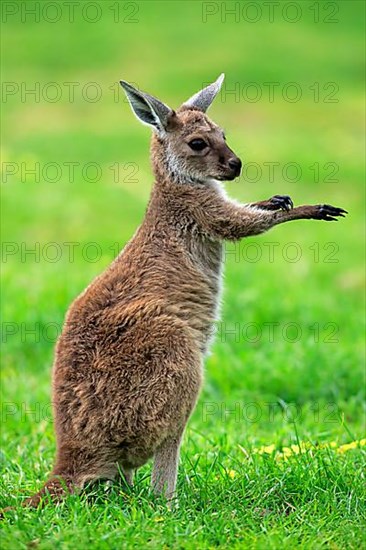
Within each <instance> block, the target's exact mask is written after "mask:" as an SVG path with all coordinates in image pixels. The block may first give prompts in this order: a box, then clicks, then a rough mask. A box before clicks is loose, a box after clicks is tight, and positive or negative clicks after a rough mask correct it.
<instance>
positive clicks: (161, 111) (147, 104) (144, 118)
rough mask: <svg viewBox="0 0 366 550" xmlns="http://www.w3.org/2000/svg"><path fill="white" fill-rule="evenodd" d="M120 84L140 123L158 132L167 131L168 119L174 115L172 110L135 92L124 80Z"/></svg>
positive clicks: (147, 95)
mask: <svg viewBox="0 0 366 550" xmlns="http://www.w3.org/2000/svg"><path fill="white" fill-rule="evenodd" d="M120 84H121V86H122V88H123V89H124V91H125V92H126V95H127V99H128V101H129V103H130V105H131V108H132V110H133V112H134V113H135V115H136V116H137V118H138V119H139V120H141V122H143V123H144V124H148V125H149V126H153V127H154V128H155V130H157V131H158V132H162V131H166V130H167V129H168V126H169V121H170V118H171V117H172V116H174V114H175V113H174V111H173V110H172V109H170V108H169V107H168V106H167V105H165V104H164V103H162V102H161V101H159V100H158V99H156V98H155V97H153V96H151V95H149V94H147V93H145V92H141V91H140V90H136V88H134V87H133V86H131V84H128V82H125V81H124V80H121V81H120Z"/></svg>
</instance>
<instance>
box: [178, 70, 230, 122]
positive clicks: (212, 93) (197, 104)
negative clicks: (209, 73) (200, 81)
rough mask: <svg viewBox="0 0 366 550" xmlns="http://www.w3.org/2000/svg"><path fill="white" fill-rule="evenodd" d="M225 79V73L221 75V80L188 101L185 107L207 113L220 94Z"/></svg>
mask: <svg viewBox="0 0 366 550" xmlns="http://www.w3.org/2000/svg"><path fill="white" fill-rule="evenodd" d="M224 78H225V75H224V73H222V74H220V76H219V78H218V79H217V80H216V81H215V82H213V83H212V84H210V85H209V86H206V88H203V90H201V91H199V92H197V93H196V94H194V95H193V96H192V97H190V98H189V99H188V101H185V102H184V103H183V105H184V106H186V107H194V108H195V109H199V110H200V111H203V112H204V113H205V112H206V111H207V109H208V108H209V106H210V105H211V103H212V102H213V100H214V99H215V97H216V96H217V94H218V93H219V91H220V89H221V86H222V83H223V81H224Z"/></svg>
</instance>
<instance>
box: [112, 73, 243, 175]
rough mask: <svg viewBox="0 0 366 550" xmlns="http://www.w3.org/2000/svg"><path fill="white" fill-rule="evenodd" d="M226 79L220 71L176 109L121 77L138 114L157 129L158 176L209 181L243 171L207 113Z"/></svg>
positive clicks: (154, 152) (154, 156)
mask: <svg viewBox="0 0 366 550" xmlns="http://www.w3.org/2000/svg"><path fill="white" fill-rule="evenodd" d="M223 80H224V75H221V76H220V77H219V78H218V79H217V80H216V82H214V83H213V84H210V85H209V86H207V87H206V88H203V90H201V91H199V92H198V93H196V94H195V95H194V96H192V97H191V98H190V99H189V100H188V101H186V102H185V103H183V105H182V106H181V107H180V108H179V109H178V110H177V111H173V109H170V107H168V106H167V105H165V104H164V103H162V102H161V101H159V100H158V99H156V98H155V97H152V96H151V95H149V94H147V93H145V92H141V91H140V90H137V89H136V88H134V87H133V86H131V84H128V83H127V82H125V81H123V80H122V81H121V86H122V87H123V89H124V90H125V92H126V95H127V98H128V100H129V102H130V105H131V107H132V110H133V112H134V113H135V115H136V116H137V118H138V119H139V120H140V121H141V122H143V123H144V124H148V125H149V126H152V128H153V129H154V133H153V139H152V161H153V168H154V171H155V173H156V174H157V176H158V177H169V178H170V179H171V180H172V181H174V182H176V183H185V182H190V183H197V184H207V183H209V182H211V181H212V180H220V181H224V180H233V179H235V178H236V177H238V176H239V175H240V170H241V161H240V159H239V158H238V157H237V156H236V155H235V153H234V152H233V151H232V150H231V149H230V147H229V146H228V145H227V143H226V140H225V134H224V132H223V131H222V129H221V128H220V127H219V126H217V124H215V123H214V122H212V120H210V119H209V118H208V116H207V115H206V114H205V113H206V111H207V109H208V108H209V106H210V105H211V103H212V102H213V100H214V99H215V97H216V95H217V94H218V93H219V91H220V88H221V85H222V82H223Z"/></svg>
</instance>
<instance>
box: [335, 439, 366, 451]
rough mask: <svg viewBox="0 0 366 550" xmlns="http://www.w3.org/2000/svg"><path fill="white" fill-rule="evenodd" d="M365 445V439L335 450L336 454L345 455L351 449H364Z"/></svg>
mask: <svg viewBox="0 0 366 550" xmlns="http://www.w3.org/2000/svg"><path fill="white" fill-rule="evenodd" d="M365 445H366V439H360V440H359V441H357V440H356V441H352V442H351V443H345V444H344V445H341V446H340V447H338V449H337V453H345V452H347V451H350V450H351V449H358V448H359V447H364V446H365Z"/></svg>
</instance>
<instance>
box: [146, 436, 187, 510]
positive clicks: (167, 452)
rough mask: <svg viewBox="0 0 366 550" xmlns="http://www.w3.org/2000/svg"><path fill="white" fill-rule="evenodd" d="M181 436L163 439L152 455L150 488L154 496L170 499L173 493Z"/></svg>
mask: <svg viewBox="0 0 366 550" xmlns="http://www.w3.org/2000/svg"><path fill="white" fill-rule="evenodd" d="M180 442H181V435H179V436H173V437H168V438H167V439H165V440H164V441H163V442H162V443H161V445H160V446H159V447H158V449H157V450H156V452H155V455H154V466H153V473H152V478H151V487H152V489H153V491H154V493H155V494H164V495H165V496H166V498H167V499H169V500H170V499H171V498H173V496H174V493H175V486H176V483H177V471H178V461H179V447H180Z"/></svg>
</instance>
